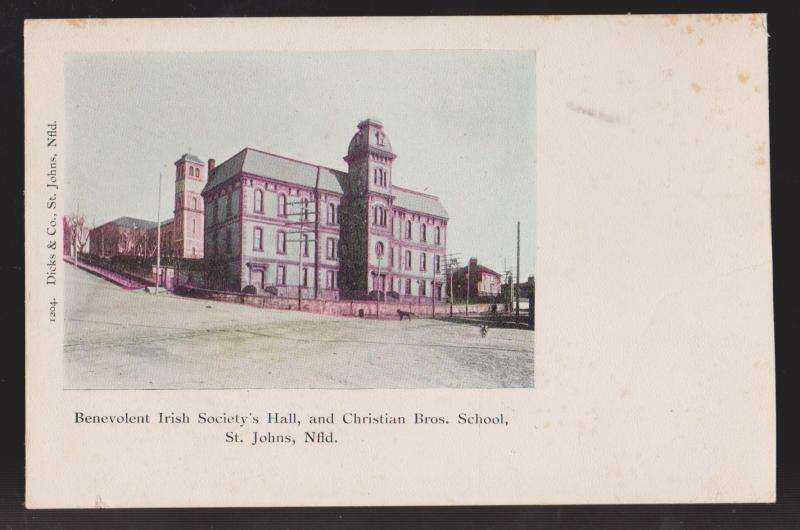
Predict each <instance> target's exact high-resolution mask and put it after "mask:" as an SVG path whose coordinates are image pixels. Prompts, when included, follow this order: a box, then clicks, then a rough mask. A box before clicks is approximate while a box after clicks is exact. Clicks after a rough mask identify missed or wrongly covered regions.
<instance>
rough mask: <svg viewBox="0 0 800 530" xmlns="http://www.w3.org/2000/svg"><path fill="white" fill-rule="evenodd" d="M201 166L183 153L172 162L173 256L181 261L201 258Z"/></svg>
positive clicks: (202, 176)
mask: <svg viewBox="0 0 800 530" xmlns="http://www.w3.org/2000/svg"><path fill="white" fill-rule="evenodd" d="M205 166H206V165H205V163H204V162H203V161H202V160H200V159H199V158H198V157H196V156H195V155H192V154H190V153H184V154H183V156H181V157H180V158H179V159H178V160H177V161H175V223H174V236H173V237H174V239H173V252H174V253H175V255H176V256H178V257H182V258H202V257H203V196H202V191H203V187H204V186H205V184H206V167H205Z"/></svg>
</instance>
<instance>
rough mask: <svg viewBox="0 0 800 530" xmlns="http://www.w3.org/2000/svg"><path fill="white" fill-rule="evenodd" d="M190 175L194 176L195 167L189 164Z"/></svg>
mask: <svg viewBox="0 0 800 530" xmlns="http://www.w3.org/2000/svg"><path fill="white" fill-rule="evenodd" d="M189 176H190V177H193V176H194V168H193V167H192V166H189Z"/></svg>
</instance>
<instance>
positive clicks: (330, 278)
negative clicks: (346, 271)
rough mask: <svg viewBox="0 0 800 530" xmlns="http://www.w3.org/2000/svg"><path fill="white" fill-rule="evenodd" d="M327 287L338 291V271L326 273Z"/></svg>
mask: <svg viewBox="0 0 800 530" xmlns="http://www.w3.org/2000/svg"><path fill="white" fill-rule="evenodd" d="M325 287H327V288H328V289H336V288H337V285H336V271H328V272H327V273H325Z"/></svg>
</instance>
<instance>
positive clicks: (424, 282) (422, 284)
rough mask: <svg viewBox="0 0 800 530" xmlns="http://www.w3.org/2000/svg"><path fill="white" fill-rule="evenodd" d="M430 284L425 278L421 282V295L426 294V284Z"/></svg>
mask: <svg viewBox="0 0 800 530" xmlns="http://www.w3.org/2000/svg"><path fill="white" fill-rule="evenodd" d="M427 284H428V282H426V281H425V280H422V281H421V282H419V295H420V296H425V286H426V285H427Z"/></svg>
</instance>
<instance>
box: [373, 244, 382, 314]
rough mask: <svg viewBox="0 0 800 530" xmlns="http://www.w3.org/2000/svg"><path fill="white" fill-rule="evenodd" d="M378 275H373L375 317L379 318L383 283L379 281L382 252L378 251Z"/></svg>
mask: <svg viewBox="0 0 800 530" xmlns="http://www.w3.org/2000/svg"><path fill="white" fill-rule="evenodd" d="M377 254H378V275H377V276H375V283H376V285H375V287H377V289H375V319H379V318H380V317H381V291H382V289H381V288H382V287H383V284H382V283H381V258H382V257H383V252H378V253H377Z"/></svg>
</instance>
